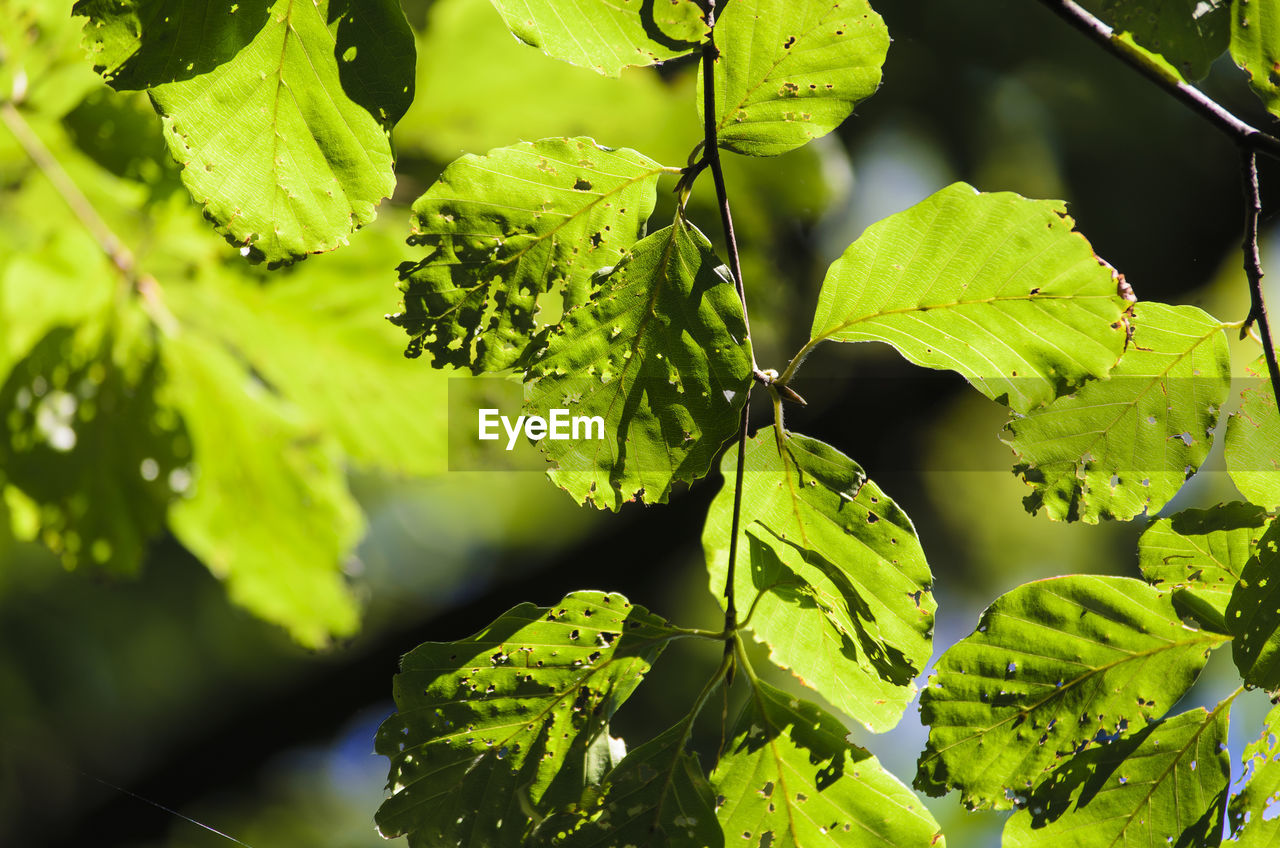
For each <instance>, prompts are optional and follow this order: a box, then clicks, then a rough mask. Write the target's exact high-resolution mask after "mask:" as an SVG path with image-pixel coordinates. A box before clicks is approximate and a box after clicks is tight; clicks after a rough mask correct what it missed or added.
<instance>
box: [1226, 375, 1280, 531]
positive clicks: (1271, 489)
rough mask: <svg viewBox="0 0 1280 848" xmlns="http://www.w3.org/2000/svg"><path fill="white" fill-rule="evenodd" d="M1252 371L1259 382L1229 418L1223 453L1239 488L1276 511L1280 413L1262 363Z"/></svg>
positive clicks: (1279, 483) (1279, 501)
mask: <svg viewBox="0 0 1280 848" xmlns="http://www.w3.org/2000/svg"><path fill="white" fill-rule="evenodd" d="M1250 371H1251V372H1252V373H1253V374H1254V375H1255V376H1257V377H1258V382H1257V384H1256V385H1254V386H1253V387H1252V388H1249V389H1246V390H1245V391H1244V392H1243V393H1242V394H1241V398H1242V399H1243V403H1242V404H1241V406H1240V411H1239V412H1236V413H1233V414H1232V415H1231V417H1230V418H1228V419H1227V436H1226V439H1225V440H1224V442H1225V444H1224V451H1223V453H1224V454H1225V456H1226V460H1227V471H1228V472H1229V473H1230V474H1231V480H1232V482H1234V483H1235V484H1236V488H1238V489H1239V490H1240V491H1241V492H1243V493H1244V496H1245V497H1246V498H1248V499H1249V500H1251V501H1253V502H1254V503H1258V504H1262V505H1263V506H1265V507H1268V508H1272V509H1274V508H1275V507H1280V448H1278V447H1277V446H1280V414H1277V412H1276V396H1275V392H1273V391H1272V389H1271V383H1270V381H1269V380H1267V378H1266V377H1265V375H1266V373H1267V368H1266V365H1265V364H1264V362H1263V360H1261V359H1259V360H1258V361H1257V362H1255V363H1254V364H1253V365H1252V366H1251V367H1250Z"/></svg>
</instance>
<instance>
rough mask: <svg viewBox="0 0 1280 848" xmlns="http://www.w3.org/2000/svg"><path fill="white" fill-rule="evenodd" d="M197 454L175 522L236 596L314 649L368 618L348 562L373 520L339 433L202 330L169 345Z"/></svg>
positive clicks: (176, 396) (174, 385)
mask: <svg viewBox="0 0 1280 848" xmlns="http://www.w3.org/2000/svg"><path fill="white" fill-rule="evenodd" d="M162 352H163V355H164V364H165V370H166V371H167V372H168V374H169V382H168V390H167V392H166V398H167V399H168V400H169V402H170V403H171V404H172V406H173V408H174V409H175V410H177V412H179V413H180V414H181V415H182V419H183V421H185V422H186V426H187V430H188V432H189V434H190V438H191V449H192V453H193V455H194V471H195V474H194V483H193V488H192V489H191V490H189V491H186V492H185V495H186V496H185V497H184V498H183V499H182V500H180V501H178V502H177V503H175V504H174V505H173V506H172V507H171V508H170V510H169V527H170V529H171V530H172V531H173V534H174V535H175V536H176V537H177V538H178V541H180V542H182V544H183V545H185V546H186V547H187V548H188V549H189V550H190V551H191V552H192V553H193V554H195V555H196V556H197V557H199V558H200V560H201V561H202V562H204V563H205V564H206V565H207V566H208V567H209V570H210V571H212V572H213V573H214V574H215V575H216V576H217V577H219V578H221V579H222V580H224V581H226V583H227V591H228V593H229V594H230V596H231V599H232V600H233V601H234V602H236V603H238V604H240V605H241V606H244V607H246V608H247V609H249V610H250V611H251V612H253V613H254V614H255V615H257V616H259V617H261V618H264V619H266V620H267V621H270V622H273V623H275V624H279V625H281V626H283V627H285V628H287V629H288V630H289V632H290V633H291V634H292V635H293V637H294V638H295V639H296V640H298V641H299V642H301V643H302V644H304V645H307V646H308V647H322V646H323V645H325V644H326V643H327V642H328V641H329V640H330V639H331V638H332V637H335V636H337V637H343V636H350V635H351V634H352V633H354V632H355V630H356V627H357V625H358V624H359V614H358V610H357V608H356V603H355V598H354V597H352V593H351V591H350V589H349V587H348V586H347V581H346V578H345V576H344V575H343V568H342V567H343V565H344V564H345V560H346V558H347V557H348V556H349V555H350V552H351V550H352V548H354V547H355V544H356V542H358V541H359V540H360V537H361V535H362V534H363V530H364V526H363V521H362V520H361V516H360V510H359V508H358V506H357V505H356V503H355V501H354V499H353V498H352V497H351V493H350V492H349V491H348V490H347V485H346V477H345V475H344V473H343V467H342V463H341V459H340V456H341V454H340V452H339V448H338V445H337V443H336V442H334V441H333V440H332V439H331V438H328V437H327V436H326V435H325V434H323V433H322V432H320V431H318V430H317V429H315V428H314V427H312V426H309V425H308V424H307V423H306V422H305V421H300V420H299V417H298V414H297V410H296V409H295V408H294V407H292V406H291V405H289V404H288V403H285V402H282V401H281V399H280V398H278V397H276V396H275V395H273V394H272V393H271V392H270V391H269V390H267V389H266V388H264V387H263V385H262V383H261V382H260V381H259V380H257V379H256V378H255V377H254V376H252V375H251V374H250V373H249V372H248V371H247V370H246V369H245V367H244V366H243V365H242V364H241V362H239V361H238V360H237V359H236V358H235V357H234V355H233V354H232V352H231V351H229V350H227V349H226V348H224V347H223V346H222V345H220V344H218V343H216V342H214V341H212V340H210V339H208V338H206V337H204V336H202V335H201V334H200V333H197V332H184V333H182V334H181V335H179V336H176V337H172V338H168V339H166V340H165V342H164V345H163V347H162Z"/></svg>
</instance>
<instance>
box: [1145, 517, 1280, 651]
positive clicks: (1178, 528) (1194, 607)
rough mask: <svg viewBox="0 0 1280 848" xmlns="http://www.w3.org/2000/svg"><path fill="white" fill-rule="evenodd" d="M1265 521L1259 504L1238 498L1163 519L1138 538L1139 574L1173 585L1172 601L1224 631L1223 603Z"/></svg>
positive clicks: (1158, 583)
mask: <svg viewBox="0 0 1280 848" xmlns="http://www.w3.org/2000/svg"><path fill="white" fill-rule="evenodd" d="M1267 522H1268V519H1267V514H1266V511H1265V510H1264V509H1263V508H1262V507H1260V506H1257V505H1255V504H1247V503H1240V502H1238V501H1237V502H1235V503H1229V504H1219V505H1218V506H1214V507H1210V508H1209V509H1187V510H1183V511H1182V512H1179V513H1176V514H1174V515H1173V516H1171V517H1169V518H1162V519H1160V520H1159V521H1156V522H1153V523H1152V524H1151V526H1149V527H1148V528H1147V529H1146V531H1145V532H1144V533H1143V534H1142V538H1141V539H1139V540H1138V565H1139V567H1140V568H1141V569H1142V576H1143V577H1145V578H1146V579H1147V580H1148V581H1149V582H1150V583H1152V584H1154V585H1156V586H1157V587H1159V588H1160V589H1162V590H1164V591H1169V590H1172V591H1173V601H1174V604H1175V606H1179V607H1181V608H1183V609H1186V610H1188V611H1189V612H1190V613H1191V614H1192V615H1194V616H1195V617H1196V620H1197V621H1199V622H1200V623H1201V625H1202V626H1205V627H1209V628H1211V629H1213V630H1215V631H1217V632H1219V633H1227V632H1228V630H1227V623H1226V613H1227V602H1228V601H1229V600H1230V598H1231V593H1232V591H1233V590H1234V589H1235V587H1236V583H1237V582H1239V580H1240V575H1241V574H1242V573H1243V572H1244V567H1245V563H1247V562H1248V561H1249V557H1250V556H1252V554H1253V549H1254V546H1255V545H1256V544H1257V543H1258V539H1259V538H1260V537H1261V536H1262V533H1263V531H1264V530H1265V528H1266V526H1267Z"/></svg>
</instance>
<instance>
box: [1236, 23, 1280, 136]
mask: <svg viewBox="0 0 1280 848" xmlns="http://www.w3.org/2000/svg"><path fill="white" fill-rule="evenodd" d="M1231 58H1232V59H1233V60H1235V63H1236V64H1237V65H1239V66H1240V69H1241V70H1243V71H1244V72H1245V74H1247V75H1248V77H1249V85H1250V86H1252V87H1253V93H1254V94H1256V95H1258V98H1259V99H1260V100H1261V101H1262V102H1263V104H1264V105H1265V106H1266V107H1267V111H1268V112H1270V113H1271V114H1273V115H1277V116H1280V71H1277V70H1276V68H1277V67H1280V9H1277V8H1276V6H1275V4H1274V3H1270V2H1266V0H1253V2H1250V0H1231Z"/></svg>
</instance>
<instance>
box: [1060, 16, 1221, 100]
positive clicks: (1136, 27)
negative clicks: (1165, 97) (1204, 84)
mask: <svg viewBox="0 0 1280 848" xmlns="http://www.w3.org/2000/svg"><path fill="white" fill-rule="evenodd" d="M1082 5H1083V6H1084V7H1085V8H1087V9H1088V10H1089V11H1091V12H1093V13H1094V14H1096V15H1098V17H1100V18H1102V19H1103V20H1105V21H1106V22H1107V23H1108V24H1110V25H1111V27H1112V29H1114V30H1115V32H1116V34H1117V35H1118V34H1121V33H1129V34H1131V35H1132V37H1133V40H1134V41H1135V42H1136V43H1137V44H1138V45H1139V46H1140V47H1143V48H1145V49H1147V50H1150V51H1152V52H1154V53H1156V54H1158V55H1160V56H1162V57H1163V58H1165V59H1167V60H1168V61H1169V62H1170V63H1171V64H1172V65H1173V66H1174V67H1175V68H1176V69H1177V70H1178V72H1179V73H1181V74H1182V75H1183V76H1185V77H1186V78H1187V79H1189V80H1198V79H1201V78H1203V77H1204V76H1205V75H1206V74H1208V73H1209V66H1210V65H1212V64H1213V60H1214V59H1216V58H1218V57H1219V56H1221V55H1222V53H1223V51H1224V50H1226V49H1227V43H1228V41H1230V38H1231V26H1230V23H1229V22H1228V17H1229V15H1230V4H1229V0H1087V2H1084V3H1083V4H1082Z"/></svg>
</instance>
